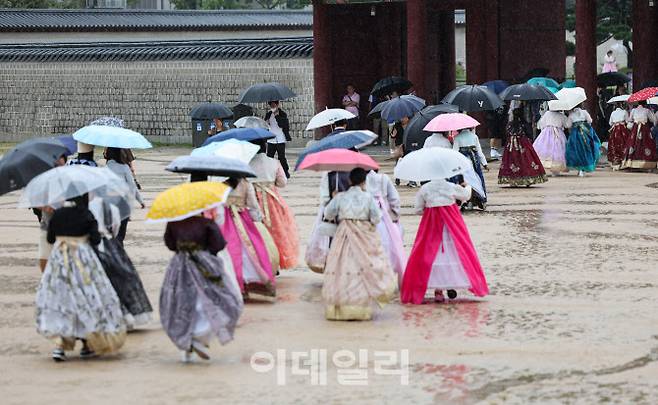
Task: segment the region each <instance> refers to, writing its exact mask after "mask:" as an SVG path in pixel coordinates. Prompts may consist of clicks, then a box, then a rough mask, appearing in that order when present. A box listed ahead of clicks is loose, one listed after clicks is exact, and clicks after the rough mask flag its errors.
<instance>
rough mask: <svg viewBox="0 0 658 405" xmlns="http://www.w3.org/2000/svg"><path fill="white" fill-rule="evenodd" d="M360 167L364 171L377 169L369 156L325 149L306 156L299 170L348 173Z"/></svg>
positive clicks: (375, 163)
mask: <svg viewBox="0 0 658 405" xmlns="http://www.w3.org/2000/svg"><path fill="white" fill-rule="evenodd" d="M357 167H360V168H362V169H366V170H373V169H379V165H378V164H377V162H375V161H374V160H373V159H372V158H371V157H370V156H368V155H366V154H363V153H359V152H354V151H351V150H348V149H327V150H323V151H322V152H317V153H311V154H309V155H307V156H306V158H305V159H304V161H303V162H302V164H301V165H299V170H315V171H317V172H320V171H339V172H348V171H350V170H352V169H355V168H357Z"/></svg>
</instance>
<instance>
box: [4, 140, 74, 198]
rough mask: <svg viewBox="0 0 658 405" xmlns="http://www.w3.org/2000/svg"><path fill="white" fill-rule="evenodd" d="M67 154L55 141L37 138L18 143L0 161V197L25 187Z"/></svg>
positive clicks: (66, 150)
mask: <svg viewBox="0 0 658 405" xmlns="http://www.w3.org/2000/svg"><path fill="white" fill-rule="evenodd" d="M68 154H69V150H68V148H67V147H66V146H64V145H63V144H62V143H61V142H60V141H58V140H56V139H48V138H45V139H43V138H38V139H30V140H28V141H25V142H21V143H19V144H18V145H16V147H15V148H14V149H12V150H10V151H9V152H7V153H5V155H4V156H3V157H2V159H0V195H2V194H6V193H9V192H12V191H15V190H18V189H21V188H23V187H25V186H26V185H27V184H28V183H29V182H30V180H32V179H33V178H35V177H36V176H38V175H40V174H41V173H43V172H45V171H47V170H49V169H52V168H53V167H55V162H56V161H57V160H58V159H59V158H60V157H61V156H63V155H64V156H66V155H68Z"/></svg>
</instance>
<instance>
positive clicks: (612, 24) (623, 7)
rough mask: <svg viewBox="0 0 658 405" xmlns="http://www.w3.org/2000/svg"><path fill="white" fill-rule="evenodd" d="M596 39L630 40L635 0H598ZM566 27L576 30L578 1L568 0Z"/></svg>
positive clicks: (599, 40) (603, 40) (600, 40)
mask: <svg viewBox="0 0 658 405" xmlns="http://www.w3.org/2000/svg"><path fill="white" fill-rule="evenodd" d="M596 16H597V21H596V40H597V42H598V43H603V42H605V41H607V40H608V39H609V38H610V37H613V38H615V39H617V40H620V41H624V42H628V41H630V40H631V37H632V30H631V28H632V26H633V0H598V1H597V2H596ZM566 27H567V30H569V31H575V30H576V3H575V2H574V1H569V2H567V13H566Z"/></svg>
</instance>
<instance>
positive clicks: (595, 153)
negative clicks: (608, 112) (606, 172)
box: [565, 105, 655, 177]
mask: <svg viewBox="0 0 658 405" xmlns="http://www.w3.org/2000/svg"><path fill="white" fill-rule="evenodd" d="M566 127H567V128H571V129H570V131H569V139H567V145H566V148H565V157H566V160H567V167H569V168H571V169H576V170H578V176H579V177H583V176H585V172H593V171H594V170H596V163H597V162H598V161H599V157H600V156H601V141H600V140H599V137H598V135H596V131H594V128H592V117H591V116H590V115H589V113H588V112H587V111H585V110H584V109H582V108H581V106H580V105H579V106H577V107H576V108H574V109H573V110H571V111H570V112H569V118H568V120H567V125H566ZM654 156H655V147H654ZM654 166H655V165H654Z"/></svg>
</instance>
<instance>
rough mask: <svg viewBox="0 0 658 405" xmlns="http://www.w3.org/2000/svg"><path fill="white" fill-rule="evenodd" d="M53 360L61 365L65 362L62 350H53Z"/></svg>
mask: <svg viewBox="0 0 658 405" xmlns="http://www.w3.org/2000/svg"><path fill="white" fill-rule="evenodd" d="M52 357H53V360H55V362H56V363H61V362H64V361H66V360H67V359H66V353H64V350H62V349H55V350H53V353H52Z"/></svg>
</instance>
